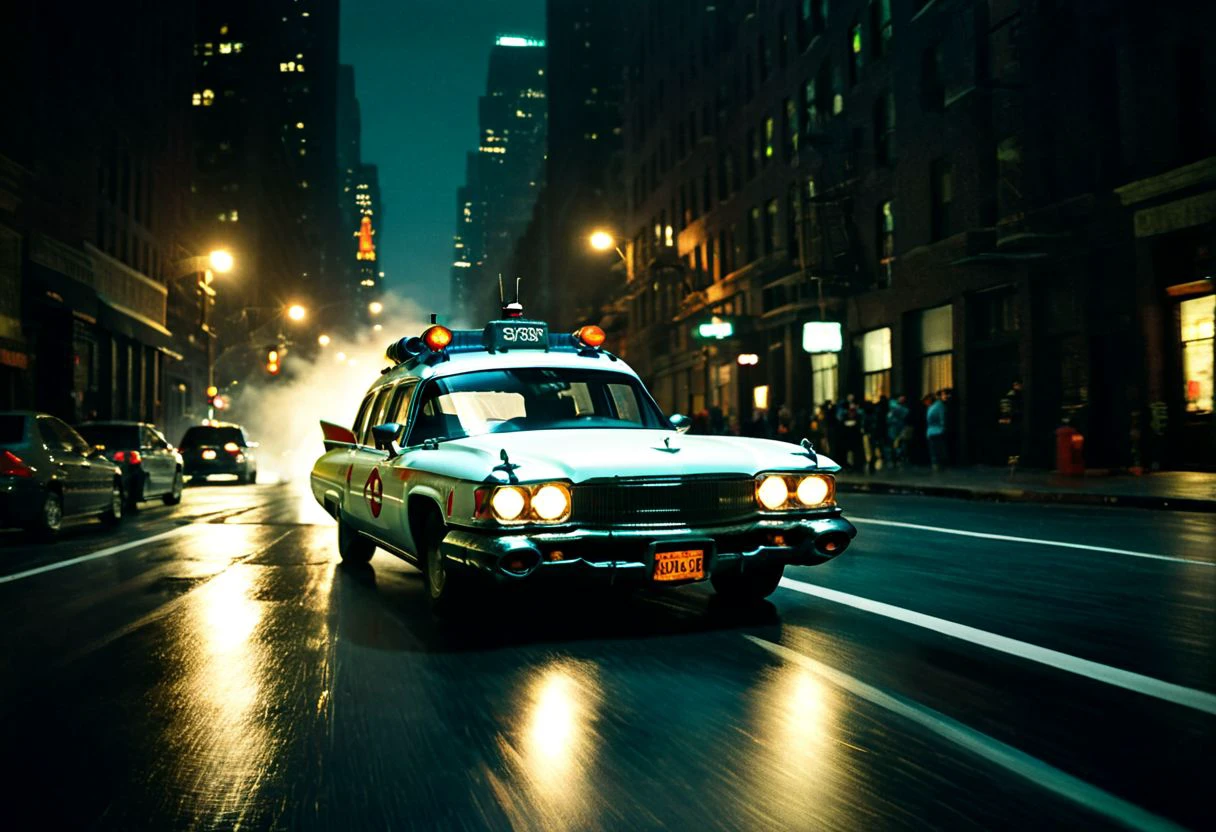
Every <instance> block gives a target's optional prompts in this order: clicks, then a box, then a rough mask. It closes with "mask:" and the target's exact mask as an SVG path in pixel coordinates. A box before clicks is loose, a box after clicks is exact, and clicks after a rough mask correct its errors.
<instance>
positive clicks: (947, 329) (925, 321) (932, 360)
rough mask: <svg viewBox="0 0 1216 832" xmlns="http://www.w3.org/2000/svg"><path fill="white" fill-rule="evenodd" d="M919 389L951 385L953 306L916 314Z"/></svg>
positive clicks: (922, 391) (936, 389) (933, 388)
mask: <svg viewBox="0 0 1216 832" xmlns="http://www.w3.org/2000/svg"><path fill="white" fill-rule="evenodd" d="M920 354H921V359H920V392H921V395H922V396H923V395H924V394H926V393H936V392H937V391H938V390H944V389H946V388H947V387H954V307H952V306H950V305H949V304H947V305H946V306H938V307H935V308H933V309H926V310H925V311H923V312H921V313H920Z"/></svg>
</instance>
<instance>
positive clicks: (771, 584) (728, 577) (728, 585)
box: [709, 563, 785, 604]
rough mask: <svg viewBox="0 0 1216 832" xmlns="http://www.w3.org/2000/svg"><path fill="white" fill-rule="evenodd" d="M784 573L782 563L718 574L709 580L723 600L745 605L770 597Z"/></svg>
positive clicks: (760, 565)
mask: <svg viewBox="0 0 1216 832" xmlns="http://www.w3.org/2000/svg"><path fill="white" fill-rule="evenodd" d="M784 572H785V564H783V563H765V564H759V565H755V566H749V567H748V568H747V569H745V570H742V571H731V572H720V573H718V574H715V575H713V576H712V577H711V578H710V579H709V580H710V583H712V584H713V585H714V591H715V592H717V593H718V594H719V595H721V596H722V599H723V600H725V601H730V602H732V603H737V604H747V603H752V602H755V601H759V600H761V599H764V598H767V597H768V596H770V595H772V594H773V593H774V592H775V591H776V589H777V584H779V583H780V582H781V575H782V574H783V573H784Z"/></svg>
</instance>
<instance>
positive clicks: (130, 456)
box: [114, 451, 143, 465]
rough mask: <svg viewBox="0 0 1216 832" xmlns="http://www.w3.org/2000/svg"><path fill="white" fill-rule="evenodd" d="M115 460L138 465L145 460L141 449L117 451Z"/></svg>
mask: <svg viewBox="0 0 1216 832" xmlns="http://www.w3.org/2000/svg"><path fill="white" fill-rule="evenodd" d="M114 461H115V462H129V463H131V464H132V465H138V464H139V463H141V462H143V457H142V456H140V455H139V451H115V452H114Z"/></svg>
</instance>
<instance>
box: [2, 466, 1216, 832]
mask: <svg viewBox="0 0 1216 832" xmlns="http://www.w3.org/2000/svg"><path fill="white" fill-rule="evenodd" d="M847 506H848V507H849V508H852V509H853V510H855V511H856V513H857V514H859V515H864V516H867V517H874V518H879V519H886V520H890V521H896V522H911V523H922V524H923V523H928V522H931V523H932V524H933V525H937V526H942V527H952V528H957V529H971V530H979V531H984V532H992V533H996V534H1008V535H1014V536H1018V535H1027V534H1034V535H1041V536H1043V537H1051V538H1054V539H1059V540H1071V541H1080V542H1086V541H1091V542H1093V543H1094V545H1099V546H1116V547H1122V548H1132V549H1141V550H1144V551H1153V552H1160V553H1162V554H1168V555H1177V556H1182V557H1190V558H1197V559H1204V558H1207V559H1209V560H1210V559H1212V558H1213V554H1212V553H1213V552H1216V518H1210V517H1201V516H1194V515H1184V514H1174V513H1150V512H1129V511H1118V512H1114V511H1107V510H1102V509H1084V510H1077V509H1066V508H1062V507H1030V506H997V505H983V504H971V503H963V502H952V501H941V500H928V499H919V498H898V499H887V500H885V501H884V500H881V499H879V498H874V497H860V496H858V497H853V498H851V499H850V500H849V502H848V504H847ZM926 518H928V520H927V519H926ZM185 521H191V523H190V525H189V526H188V527H186V528H185V530H184V531H182V532H180V533H178V534H175V535H172V536H169V537H165V538H161V539H159V540H156V541H153V542H150V543H147V544H146V545H142V546H141V545H137V546H133V547H131V548H128V549H124V550H122V551H118V552H116V553H114V554H112V555H107V556H105V557H100V558H98V559H95V560H91V561H88V562H83V563H77V564H75V565H71V566H68V567H65V568H62V569H55V568H53V566H54V564H56V563H59V562H63V561H66V560H68V559H70V558H74V557H77V556H79V555H81V554H84V553H86V552H93V551H100V550H105V549H107V548H108V547H114V546H115V545H117V544H122V543H124V542H132V541H136V540H138V539H140V538H141V537H148V536H151V535H155V534H159V533H161V532H164V531H167V530H170V529H172V528H174V527H175V524H177V523H180V522H185ZM333 544H334V530H333V528H332V525H331V524H330V523H329V521H328V518H326V517H325V515H324V514H323V513H322V512H320V510H319V509H318V508H317V507H316V506H315V505H314V504H312V503H311V500H310V498H308V497H307V496H306V495H303V494H301V493H299V491H298V490H297V489H294V488H292V487H288V486H259V487H257V488H255V489H249V488H235V487H225V486H208V487H202V488H191V489H189V490H188V491H187V494H186V499H185V500H184V501H183V504H182V505H181V506H179V507H177V508H175V509H164V508H154V509H150V510H146V511H144V512H141V513H140V514H139V515H137V516H136V517H134V518H132V519H131V521H130V522H129V523H127V524H126V525H125V526H124V528H122V529H121V530H119V531H118V532H117V533H114V534H105V533H102V532H101V530H100V529H98V528H96V527H95V526H92V527H83V528H78V529H74V530H70V531H69V532H68V533H67V534H66V535H65V539H64V540H62V541H60V542H57V543H55V544H53V545H51V546H34V545H31V544H28V543H26V542H24V541H23V540H21V539H20V538H18V537H16V536H10V537H5V538H2V539H0V558H3V563H2V564H0V575H16V574H19V573H22V572H25V571H29V570H31V569H40V568H43V567H51V570H50V571H46V572H42V573H40V574H33V575H30V576H29V577H24V578H20V579H16V580H11V581H8V582H5V583H0V617H2V618H0V621H2V623H3V628H4V637H3V639H2V640H0V643H2V645H3V647H2V650H3V652H2V654H0V660H2V666H3V667H4V669H5V672H4V674H3V678H2V679H0V711H2V713H0V724H2V725H3V726H4V727H3V735H2V736H0V740H2V746H3V748H4V749H5V752H6V757H7V758H8V759H7V762H8V765H6V770H7V771H9V772H12V774H11V775H10V776H8V777H6V778H5V779H4V781H3V782H4V786H3V792H0V794H4V795H5V796H6V797H7V798H8V800H7V804H8V805H9V806H10V807H12V806H30V805H32V804H34V805H37V806H38V807H39V811H40V812H41V814H42V823H41V825H42V826H44V827H46V828H80V827H89V828H100V829H124V830H126V829H160V828H192V829H233V828H238V827H239V828H241V829H293V830H294V829H335V828H342V829H373V828H374V829H384V828H394V829H398V828H406V829H411V828H412V829H482V828H490V829H508V828H515V829H538V830H539V829H544V830H552V829H571V830H574V829H578V830H584V829H625V828H628V829H645V828H663V827H665V828H680V829H689V828H704V829H857V828H866V829H871V828H874V829H888V828H889V829H895V828H923V827H926V826H936V827H949V828H956V827H970V828H986V829H987V828H1026V827H1035V828H1077V827H1084V828H1103V827H1107V826H1118V825H1119V822H1120V821H1122V822H1123V824H1124V825H1131V826H1132V827H1133V828H1170V827H1169V824H1170V823H1171V822H1172V823H1174V824H1179V825H1182V826H1184V827H1191V828H1204V827H1206V828H1211V827H1212V826H1213V825H1216V809H1214V808H1213V806H1212V803H1211V801H1210V800H1209V799H1208V797H1207V794H1208V786H1207V782H1208V780H1210V776H1211V760H1212V754H1211V752H1212V749H1213V747H1214V746H1216V718H1214V717H1212V716H1211V715H1210V714H1205V713H1203V712H1202V711H1200V710H1196V709H1195V708H1190V707H1186V706H1184V705H1178V704H1171V703H1168V702H1163V701H1161V700H1160V699H1157V698H1155V697H1153V696H1151V695H1146V694H1144V693H1138V692H1136V691H1134V690H1124V689H1119V688H1116V687H1113V686H1111V685H1108V684H1104V683H1102V682H1099V681H1094V680H1092V679H1086V678H1081V677H1078V676H1076V675H1075V674H1070V673H1068V672H1065V671H1062V670H1060V669H1059V668H1057V667H1052V666H1047V665H1044V664H1042V663H1040V662H1035V661H1033V660H1028V659H1027V658H1025V657H1021V656H1018V655H1008V654H1002V653H998V652H995V651H993V650H990V649H988V648H986V647H984V646H982V645H981V644H976V643H973V642H972V641H968V640H966V639H964V638H957V637H950V636H948V635H943V634H942V633H937V632H931V631H926V630H924V629H920V628H916V627H913V626H909V625H908V624H906V623H903V622H900V621H897V620H891V619H889V618H884V617H882V616H879V615H874V614H872V613H869V612H866V611H864V610H860V609H855V608H852V607H847V606H843V605H840V604H836V603H832V602H831V601H830V600H826V599H823V598H818V597H809V596H807V595H804V594H800V593H798V592H794V591H791V590H789V589H781V590H778V592H777V594H776V595H774V596H773V598H772V604H765V605H763V606H762V607H758V608H756V609H752V610H746V611H734V610H730V609H726V608H723V607H722V606H721V605H720V604H718V603H717V602H716V600H715V599H714V598H713V596H712V594H711V593H710V592H709V591H708V590H707V589H706V588H703V587H697V588H692V589H689V590H683V591H668V592H664V593H662V594H659V595H653V596H639V597H636V598H632V599H628V600H621V599H618V598H611V597H601V596H598V595H592V596H588V595H586V594H580V595H578V596H577V597H572V596H571V595H567V596H564V597H560V598H557V599H553V600H552V601H549V602H544V603H542V599H540V598H539V597H537V596H536V595H535V593H531V594H527V595H520V594H509V595H505V596H502V597H495V598H489V599H486V601H485V603H484V605H483V606H482V607H481V608H480V612H481V617H480V618H479V619H478V620H477V621H476V622H471V623H469V624H467V625H465V626H455V627H453V626H441V625H439V624H437V623H436V622H434V621H433V620H432V619H431V618H430V616H429V613H428V612H427V611H426V606H425V603H424V597H423V589H422V584H421V577H420V575H419V574H418V573H417V572H416V571H415V570H414V569H412V568H410V567H409V566H407V565H405V564H403V563H401V562H400V561H396V560H394V559H392V558H390V557H388V556H387V555H385V554H383V553H379V554H377V556H376V558H375V559H374V560H373V562H372V568H370V569H363V570H351V569H346V568H343V567H340V566H338V565H337V560H336V553H335V551H334V545H333ZM788 574H789V575H790V576H791V577H793V578H794V579H796V580H799V581H806V582H809V583H811V584H813V585H817V586H824V587H829V588H831V589H834V590H838V591H840V592H844V593H849V594H851V595H855V596H858V597H864V598H868V599H871V600H874V601H879V602H882V603H885V604H888V605H894V606H896V607H899V608H901V609H907V610H911V611H915V612H920V613H924V614H927V615H932V616H936V617H939V618H942V619H946V620H949V621H951V622H956V623H958V624H962V625H966V626H968V627H971V628H978V629H980V630H983V631H985V632H990V633H994V634H997V635H1001V636H1006V637H1008V638H1012V639H1019V640H1022V641H1024V642H1026V643H1028V644H1032V645H1039V646H1042V647H1045V648H1049V649H1051V650H1055V651H1060V652H1062V653H1065V654H1068V655H1069V656H1075V657H1078V658H1082V659H1087V660H1089V661H1092V662H1100V663H1104V664H1106V665H1109V666H1112V667H1116V668H1121V669H1125V670H1130V671H1134V672H1136V673H1140V674H1145V675H1148V676H1152V677H1154V678H1158V679H1162V680H1164V681H1167V682H1172V683H1174V684H1177V685H1181V686H1185V687H1187V688H1189V689H1192V690H1197V691H1201V692H1206V693H1208V694H1211V693H1216V667H1214V664H1213V647H1214V646H1216V645H1214V643H1213V642H1214V641H1216V627H1213V626H1212V622H1213V620H1214V616H1213V614H1214V613H1216V569H1212V568H1208V567H1203V566H1196V565H1187V564H1182V563H1175V562H1166V561H1155V560H1143V559H1140V560H1137V559H1134V558H1130V557H1124V556H1119V555H1112V554H1101V553H1097V552H1092V551H1080V550H1062V549H1057V548H1048V547H1041V546H1034V547H1030V546H1026V545H1019V544H1016V543H1012V542H1002V541H995V540H983V539H967V538H955V539H951V540H949V541H948V543H943V541H942V539H941V536H940V535H938V536H934V535H932V534H930V533H927V532H919V531H916V530H909V529H907V528H901V527H890V526H888V527H880V526H878V525H874V526H871V527H865V528H863V529H862V536H861V537H860V538H859V543H858V545H857V547H856V549H855V550H853V551H850V552H849V553H848V554H846V555H845V556H844V557H843V558H842V559H841V560H839V561H837V562H836V563H833V564H830V565H827V566H825V567H820V568H817V569H797V570H791V571H790V572H789V573H788ZM745 636H752V637H755V638H757V639H760V640H762V641H763V642H766V643H772V644H778V645H784V647H786V648H789V649H790V650H793V651H794V652H795V654H797V655H799V656H803V657H806V658H807V659H809V660H810V662H809V663H799V662H796V661H788V660H784V659H783V658H782V656H781V655H780V654H777V655H774V654H773V653H771V652H769V651H766V650H764V649H761V648H760V647H758V646H757V645H756V644H755V643H752V642H750V641H748V639H747V638H745ZM816 666H823V667H826V668H830V669H832V672H840V673H843V674H846V675H847V677H848V678H849V679H851V680H855V682H854V684H855V685H861V686H865V687H866V688H867V689H873V690H877V691H879V692H880V694H879V695H878V698H872V699H866V698H865V697H864V696H858V695H857V690H858V689H859V688H857V687H854V688H852V689H850V687H849V686H848V685H847V684H846V685H842V684H841V683H840V681H839V679H835V680H834V679H833V678H832V677H830V676H827V675H823V674H821V673H816V672H814V670H813V668H814V667H816ZM888 696H889V697H893V698H894V699H897V700H898V701H899V702H901V703H909V704H908V705H907V707H908V708H910V709H912V710H914V711H915V715H916V719H910V718H908V715H909V714H910V713H912V711H911V710H910V711H908V712H903V713H902V715H901V712H900V711H898V709H897V710H892V709H891V708H889V707H883V706H882V704H881V703H882V701H883V700H882V697H888ZM900 707H904V706H902V705H901V706H900ZM924 714H929V715H930V716H923V715H924ZM918 719H919V720H921V721H920V722H918V721H917V720H918ZM934 719H936V720H938V721H937V722H934V721H933V720H934ZM953 722H957V723H958V724H960V725H961V726H963V727H964V728H965V729H966V731H970V732H974V733H976V734H977V735H979V736H981V737H983V738H985V741H990V742H992V743H994V744H996V745H999V746H1001V747H1009V748H1012V749H1016V750H1017V751H1018V752H1022V753H1024V754H1026V755H1030V756H1031V757H1032V758H1033V760H1034V761H1035V762H1036V764H1038V765H1040V766H1041V767H1042V769H1043V770H1050V771H1058V772H1060V773H1062V774H1064V775H1066V776H1068V777H1071V778H1075V779H1076V780H1077V781H1078V782H1080V783H1081V784H1082V785H1084V786H1086V787H1087V788H1088V787H1092V788H1096V789H1098V790H1100V792H1099V794H1101V795H1105V796H1108V797H1110V798H1112V799H1113V800H1114V801H1115V802H1114V804H1112V805H1115V806H1118V805H1122V804H1119V801H1126V802H1127V804H1128V805H1132V806H1136V807H1140V808H1141V809H1142V810H1144V811H1145V813H1146V814H1144V815H1143V816H1142V817H1141V816H1133V815H1132V814H1131V813H1128V814H1127V816H1124V817H1120V816H1119V815H1118V812H1117V811H1115V813H1114V814H1112V813H1111V811H1106V812H1104V811H1103V810H1102V809H1101V808H1100V807H1099V808H1094V806H1092V805H1091V806H1090V807H1089V808H1086V806H1084V805H1081V804H1080V803H1079V802H1078V801H1079V799H1080V798H1078V797H1077V796H1076V795H1071V796H1070V794H1069V793H1068V792H1067V790H1065V792H1063V793H1061V792H1059V791H1052V790H1050V789H1049V788H1046V787H1045V786H1044V783H1045V782H1046V780H1045V779H1040V780H1038V781H1036V780H1035V777H1034V776H1027V775H1025V774H1024V773H1023V774H1016V773H1014V772H1013V771H1012V770H1011V769H1010V768H1009V767H1008V766H1003V765H1002V764H999V763H994V762H993V761H992V760H991V759H983V758H981V757H980V756H977V755H976V754H975V753H974V751H969V750H968V749H967V748H966V747H965V745H963V744H961V743H960V742H959V741H957V740H956V739H951V738H950V734H949V732H948V731H945V730H944V729H941V730H939V728H940V726H941V725H946V724H947V723H953ZM1145 818H1147V819H1148V820H1147V821H1146V820H1145ZM1154 824H1162V825H1160V826H1154Z"/></svg>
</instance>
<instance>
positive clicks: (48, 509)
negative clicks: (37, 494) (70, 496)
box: [26, 489, 63, 537]
mask: <svg viewBox="0 0 1216 832" xmlns="http://www.w3.org/2000/svg"><path fill="white" fill-rule="evenodd" d="M62 525H63V495H62V494H60V493H59V492H58V491H53V490H51V489H47V491H46V493H45V494H44V495H43V498H42V505H41V506H40V507H39V510H38V513H37V515H36V516H35V517H34V518H33V519H32V521H31V522H30V524H29V525H28V526H26V529H27V530H28V531H31V532H33V533H34V534H37V535H42V536H45V537H51V536H53V535H55V534H58V532H59V529H60V527H61V526H62Z"/></svg>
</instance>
